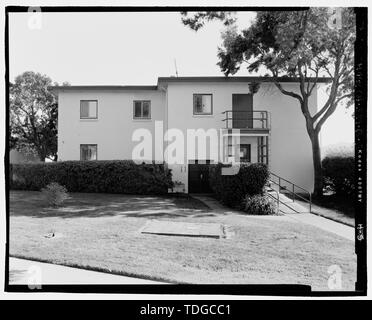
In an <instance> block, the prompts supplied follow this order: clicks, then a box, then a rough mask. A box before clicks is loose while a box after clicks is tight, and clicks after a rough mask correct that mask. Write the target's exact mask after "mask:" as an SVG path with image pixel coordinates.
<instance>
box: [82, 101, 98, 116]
mask: <svg viewBox="0 0 372 320" xmlns="http://www.w3.org/2000/svg"><path fill="white" fill-rule="evenodd" d="M86 101H89V102H96V116H95V117H82V116H81V110H82V107H83V104H82V103H83V102H86ZM80 119H82V120H89V119H98V100H94V99H84V100H80Z"/></svg>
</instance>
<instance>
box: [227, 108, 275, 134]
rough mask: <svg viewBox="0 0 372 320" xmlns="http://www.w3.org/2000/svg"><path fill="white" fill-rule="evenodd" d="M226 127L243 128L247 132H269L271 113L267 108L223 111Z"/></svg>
mask: <svg viewBox="0 0 372 320" xmlns="http://www.w3.org/2000/svg"><path fill="white" fill-rule="evenodd" d="M222 114H223V115H224V116H225V117H224V119H222V121H223V122H224V124H225V129H241V130H243V131H244V132H247V133H249V132H250V133H266V134H267V133H269V131H270V123H269V113H268V111H265V110H255V111H232V110H227V111H224V112H222Z"/></svg>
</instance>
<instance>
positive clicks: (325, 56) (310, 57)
mask: <svg viewBox="0 0 372 320" xmlns="http://www.w3.org/2000/svg"><path fill="white" fill-rule="evenodd" d="M337 10H338V11H337V12H341V16H340V17H339V16H338V15H337V12H336V16H335V15H334V13H333V12H332V11H331V10H330V9H329V8H314V7H313V8H309V9H305V10H301V11H260V12H258V13H257V16H256V18H255V20H254V22H253V23H252V24H251V25H250V26H249V27H248V28H247V29H244V30H242V31H241V32H238V30H237V27H236V25H235V24H234V19H229V20H226V18H225V17H226V15H227V13H225V15H211V14H209V15H208V14H207V13H204V15H200V14H199V13H196V14H194V16H193V18H189V19H188V20H183V23H184V24H185V25H188V26H189V27H190V28H192V29H195V26H197V27H198V28H200V27H201V26H203V25H204V23H205V22H206V21H210V20H218V19H219V20H223V21H224V22H225V24H226V25H229V28H228V29H227V30H226V31H225V32H224V33H223V34H222V38H223V45H222V47H221V48H219V51H218V58H219V62H218V65H219V66H220V68H221V71H222V72H223V73H224V74H225V75H226V76H228V75H229V74H235V73H236V72H237V71H238V70H239V69H240V68H241V66H242V65H243V64H246V65H247V69H248V71H249V72H262V71H264V72H266V75H267V76H269V75H270V76H272V77H273V81H274V84H275V85H276V87H277V88H278V90H279V91H280V92H281V93H282V94H284V95H287V96H289V97H291V98H294V99H296V100H297V101H298V103H299V107H300V108H301V111H302V113H303V115H304V117H305V120H306V130H307V132H308V135H309V137H310V140H311V143H312V151H313V163H314V172H315V179H314V181H315V182H314V193H315V194H318V193H321V192H322V181H323V180H322V168H321V156H320V147H319V132H320V130H321V128H322V126H323V124H324V122H325V121H326V120H327V119H328V118H329V117H330V116H331V115H332V114H333V113H334V111H335V110H336V108H337V106H339V105H340V104H342V103H345V104H346V106H350V105H351V104H353V102H354V42H355V37H356V26H355V14H354V12H353V9H352V8H337ZM335 17H337V19H338V21H336V22H337V23H336V25H334V24H333V23H332V22H333V20H334V18H335ZM340 18H341V19H340ZM198 28H196V29H195V30H197V29H198ZM283 76H284V77H287V78H292V79H294V80H295V81H296V82H298V88H297V90H293V91H292V90H289V89H288V88H285V87H283V86H282V83H281V82H280V77H283ZM324 76H329V83H328V85H327V88H326V90H327V92H328V98H327V99H326V101H325V103H324V105H322V106H320V108H319V111H318V112H317V113H315V114H311V113H310V110H309V97H310V96H311V94H312V93H313V90H314V88H317V85H318V80H319V78H321V77H324Z"/></svg>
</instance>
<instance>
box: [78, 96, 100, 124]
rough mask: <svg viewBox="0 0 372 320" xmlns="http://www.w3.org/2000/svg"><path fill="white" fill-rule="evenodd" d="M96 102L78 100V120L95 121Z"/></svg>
mask: <svg viewBox="0 0 372 320" xmlns="http://www.w3.org/2000/svg"><path fill="white" fill-rule="evenodd" d="M97 109H98V101H97V100H80V119H97Z"/></svg>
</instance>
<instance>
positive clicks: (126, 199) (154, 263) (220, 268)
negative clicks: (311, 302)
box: [10, 191, 356, 290]
mask: <svg viewBox="0 0 372 320" xmlns="http://www.w3.org/2000/svg"><path fill="white" fill-rule="evenodd" d="M71 196H72V198H71V199H69V200H68V201H67V202H66V205H65V206H64V207H61V208H47V207H45V205H44V204H43V203H42V201H41V200H40V193H39V192H25V191H12V192H11V193H10V255H11V256H16V257H21V258H29V259H34V260H39V261H45V262H51V263H56V264H64V265H70V266H78V267H82V268H89V269H96V270H104V271H108V272H113V273H117V274H124V275H134V276H138V277H142V278H148V279H154V280H164V281H168V282H172V283H213V284H217V283H219V284H223V283H225V284H231V283H235V284H244V283H248V284H252V283H255V284H257V283H261V284H263V283H274V284H284V283H290V284H296V283H297V284H308V285H311V286H312V288H313V289H315V290H328V286H327V283H328V278H329V276H330V275H329V274H328V268H329V266H331V265H335V264H336V265H339V266H340V267H341V269H342V272H343V273H342V277H343V278H342V281H343V282H342V284H343V289H344V290H354V283H355V281H356V256H355V254H354V244H353V242H351V241H348V240H345V239H343V238H341V237H338V236H337V235H334V234H331V233H327V232H325V231H322V230H320V229H317V228H315V227H312V226H309V225H304V224H302V223H299V222H297V221H295V220H293V219H291V218H289V217H287V216H246V215H242V214H238V213H234V212H228V211H226V212H225V213H214V212H211V211H210V210H209V209H208V208H207V207H205V206H204V205H203V204H202V203H201V202H199V201H196V200H194V199H192V198H190V199H189V198H175V197H146V196H125V195H110V194H78V193H75V194H71ZM152 218H156V219H167V220H172V221H187V222H213V223H223V224H225V225H227V226H228V228H229V229H230V230H231V232H233V234H234V235H233V237H232V238H230V239H219V240H217V239H208V238H190V237H174V236H173V237H172V236H159V235H150V234H141V233H140V232H139V230H140V228H141V227H142V226H143V225H144V224H145V223H146V221H147V219H152ZM49 232H54V233H55V234H56V237H54V238H45V237H44V235H45V234H47V233H49Z"/></svg>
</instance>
